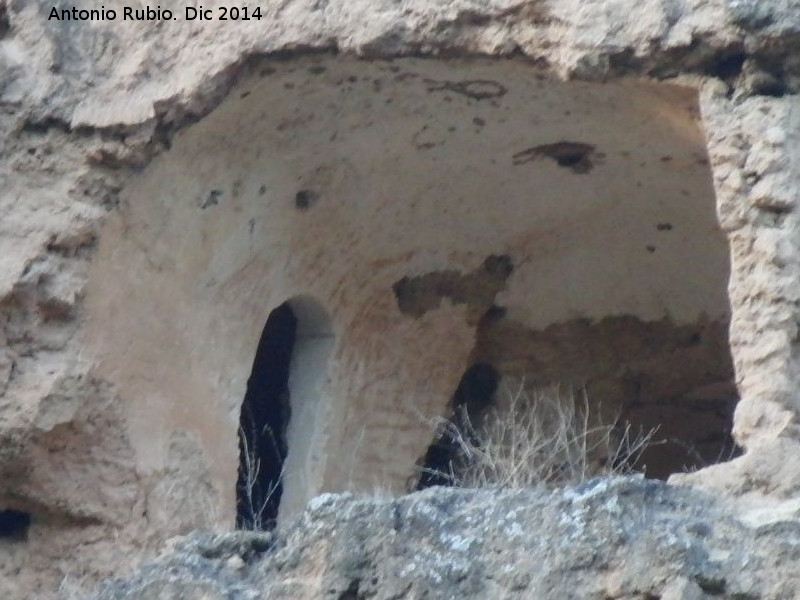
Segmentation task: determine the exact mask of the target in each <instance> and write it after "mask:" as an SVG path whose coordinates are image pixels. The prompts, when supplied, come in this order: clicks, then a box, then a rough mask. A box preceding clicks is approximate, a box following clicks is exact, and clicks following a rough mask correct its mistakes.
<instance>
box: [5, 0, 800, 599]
mask: <svg viewBox="0 0 800 600" xmlns="http://www.w3.org/2000/svg"><path fill="white" fill-rule="evenodd" d="M104 6H105V7H106V8H116V9H118V10H120V12H121V8H122V6H123V4H122V3H121V2H117V1H116V0H111V1H109V2H106V3H105V4H104ZM48 13H49V10H48V7H47V6H45V5H43V4H41V3H40V2H34V1H29V0H8V1H5V2H0V72H1V73H2V85H1V86H0V102H2V107H3V112H2V117H0V128H1V129H2V133H3V135H2V138H0V139H1V141H0V157H2V161H0V178H1V179H2V182H3V186H2V188H1V190H0V215H2V219H0V522H1V523H0V532H5V531H8V532H9V534H8V535H0V596H2V597H8V598H14V599H16V598H25V597H30V596H31V595H33V596H36V597H41V598H48V597H52V595H53V594H54V593H55V590H57V589H58V588H59V586H61V587H62V588H64V587H66V584H65V582H72V581H78V582H80V581H86V582H88V583H91V582H92V581H94V580H95V579H97V578H99V577H103V576H110V575H114V574H117V573H119V572H120V571H121V570H125V569H128V568H130V567H132V566H134V564H135V563H136V562H137V561H138V560H139V559H140V558H142V557H144V556H148V555H150V554H152V553H153V552H154V551H155V549H156V548H158V547H159V546H160V545H161V544H162V543H163V541H164V540H165V539H166V538H168V537H170V536H172V535H176V534H180V533H186V532H188V531H190V530H192V529H195V528H203V527H229V526H230V525H231V524H232V523H233V521H234V518H235V511H236V490H235V485H236V480H237V468H238V465H239V462H240V457H239V448H238V441H237V428H238V425H239V422H240V421H239V416H240V415H239V412H240V409H241V403H242V400H243V398H244V396H245V393H246V389H247V380H248V376H249V375H250V369H251V366H252V363H253V357H254V355H255V353H256V348H257V346H258V342H259V337H258V332H259V331H261V328H262V327H263V326H264V323H265V322H266V321H267V318H268V316H269V314H270V312H271V311H272V310H273V309H275V308H277V307H278V306H281V305H282V304H283V303H285V302H287V301H288V302H290V303H293V304H292V308H293V309H294V310H295V312H296V313H297V315H298V317H299V319H300V326H301V328H302V331H303V333H302V335H301V336H300V338H301V340H302V342H303V343H302V344H301V346H300V347H301V348H302V349H303V352H300V350H297V353H299V354H302V355H303V356H305V357H310V358H309V360H310V361H311V362H312V363H315V364H319V363H318V361H317V358H316V357H318V356H321V355H323V354H324V358H325V360H324V361H323V363H325V362H326V361H327V364H328V370H327V371H325V372H320V369H319V368H314V369H312V371H313V373H312V372H311V371H309V373H311V375H308V374H304V373H303V371H302V364H305V362H303V361H300V362H298V361H295V364H294V365H293V367H292V368H293V369H294V370H293V371H292V373H293V374H290V375H289V380H290V381H289V387H290V388H292V390H293V391H294V404H293V405H292V409H293V411H294V413H293V414H294V415H295V421H294V422H292V421H291V420H290V421H289V423H284V426H285V428H286V435H287V436H288V438H289V439H288V441H289V454H288V455H287V457H286V465H287V469H289V472H288V473H287V479H286V484H287V487H286V499H287V502H286V503H285V504H284V508H282V510H285V511H286V514H287V519H289V518H290V517H291V515H292V514H296V513H297V512H298V511H299V510H300V509H301V507H302V505H303V504H304V502H305V501H306V500H307V499H308V498H310V497H312V496H314V495H315V494H317V493H319V492H326V491H342V490H348V489H352V490H356V491H362V492H363V491H365V490H367V491H368V490H370V489H371V488H374V487H383V488H387V489H389V490H390V491H391V492H393V493H401V492H403V491H404V490H405V485H406V482H407V481H408V479H409V477H410V476H413V474H414V472H413V469H414V465H415V463H416V461H417V460H418V459H419V458H420V457H421V456H423V454H424V452H425V449H426V446H427V444H429V443H430V441H431V432H430V430H429V429H428V428H427V427H426V426H425V420H426V419H428V418H430V417H434V416H437V415H441V414H444V413H445V412H446V411H447V409H448V404H449V402H450V400H451V397H452V395H453V393H454V391H455V390H456V389H457V387H458V383H459V379H460V378H461V376H462V374H463V373H464V371H465V370H466V369H467V368H468V367H469V366H470V365H471V364H472V363H474V362H475V361H485V362H489V363H492V364H495V366H496V368H497V369H498V371H499V372H500V374H501V375H502V376H504V377H506V378H507V379H508V380H509V381H516V380H519V379H520V378H528V381H529V382H530V383H531V385H537V384H539V383H548V384H549V383H552V382H553V381H554V380H555V381H556V382H560V383H564V384H565V385H573V386H585V387H586V388H587V389H588V390H590V391H591V392H592V394H593V397H594V398H596V399H597V401H598V403H601V402H602V404H603V405H604V406H608V407H610V408H615V409H619V410H621V411H622V412H623V413H625V414H629V415H634V416H635V418H637V419H640V422H641V423H643V424H648V425H649V424H651V423H653V422H658V423H667V424H668V425H667V426H665V428H666V429H667V430H668V431H669V436H670V437H675V436H678V437H679V436H680V435H689V437H688V438H686V439H684V440H683V442H682V443H686V442H688V443H689V444H690V445H692V446H694V447H696V448H701V449H702V451H701V452H700V454H702V456H701V459H702V460H699V461H696V462H692V463H691V464H690V465H688V466H690V467H698V466H702V465H703V464H705V463H706V462H713V460H712V459H713V456H714V455H715V454H716V453H717V451H718V450H719V449H721V448H726V449H728V448H731V447H732V445H733V442H734V441H735V442H737V443H738V444H739V445H740V446H741V448H742V449H743V450H744V455H743V456H741V457H740V458H737V459H735V460H733V461H730V462H724V463H721V464H718V465H714V466H712V467H709V468H707V469H705V470H703V471H702V472H701V475H696V474H674V475H672V477H673V481H675V482H681V483H687V484H693V485H703V486H707V487H714V488H716V489H720V490H723V491H725V492H726V493H728V494H731V495H740V496H745V497H751V496H752V497H753V498H764V497H765V496H774V497H779V498H783V499H786V498H792V497H795V496H797V494H798V491H799V490H800V469H798V468H797V467H796V465H797V464H800V463H798V460H797V458H798V457H800V432H799V431H798V428H797V413H798V410H800V395H798V390H799V389H800V385H798V384H800V381H799V380H800V363H799V362H798V361H800V358H799V356H800V353H799V351H798V348H799V347H800V344H799V343H798V330H797V328H798V323H800V308H799V306H800V303H798V299H799V298H800V272H799V271H800V248H798V243H799V242H798V213H797V206H796V204H797V199H798V197H800V166H799V165H800V159H799V158H798V148H800V116H798V115H800V111H798V94H800V64H798V59H797V56H798V48H800V3H798V2H797V1H796V0H780V1H778V0H776V1H774V2H746V1H743V0H712V1H705V0H702V1H701V0H685V1H663V0H647V1H644V2H637V3H635V6H633V7H632V6H631V3H630V2H629V1H627V0H610V1H605V2H594V1H592V2H589V1H586V0H583V1H579V0H568V1H563V0H537V1H528V2H519V1H512V0H483V1H474V0H452V1H443V2H437V3H431V2H429V1H427V0H411V1H408V2H402V3H388V2H387V3H375V2H372V1H368V0H360V1H355V2H353V1H350V2H344V1H341V2H340V1H327V2H311V1H305V0H282V1H281V2H274V3H270V6H269V7H265V8H264V15H263V17H262V19H261V20H260V21H259V20H253V21H250V22H239V23H235V24H234V23H231V22H222V21H218V20H214V21H207V22H203V23H199V22H188V21H186V20H185V19H184V18H183V15H182V13H180V12H179V11H177V10H176V16H178V18H177V19H176V20H175V21H169V22H120V21H118V22H113V23H112V22H95V23H86V22H61V21H54V20H48ZM309 307H311V308H309ZM320 312H322V313H325V314H324V318H323V317H319V315H318V313H320ZM320 323H324V326H320V325H319V324H320ZM728 327H729V328H730V329H729V332H730V335H729V338H728V339H726V336H725V332H726V330H727V329H728ZM626 336H627V337H626ZM317 338H324V339H325V341H324V343H323V345H319V344H317V342H316V340H317ZM331 338H333V339H334V340H335V341H333V342H331ZM618 342H619V344H618V346H619V347H618V348H617V347H616V345H617V343H618ZM330 344H334V345H333V346H332V347H330ZM323 350H324V352H323ZM328 352H330V354H327V353H328ZM299 354H298V355H299ZM685 365H689V367H686V368H685ZM537 377H538V379H537ZM734 405H735V406H736V409H735V415H734V416H733V423H731V422H730V420H731V414H730V413H731V411H732V410H733V406H734ZM674 407H678V408H679V410H678V411H675V410H672V408H674ZM301 408H302V410H301ZM298 415H303V416H302V421H301V420H300V419H301V417H299V416H298ZM637 415H638V416H637ZM632 418H633V417H632ZM687 420H690V421H691V422H692V425H693V427H695V429H692V430H691V433H687V431H686V429H685V428H683V427H681V426H680V423H681V422H683V421H687ZM731 435H732V437H731ZM715 436H716V437H715ZM714 440H716V441H714ZM719 440H722V442H721V443H718V442H719ZM293 448H294V453H293V452H292V449H293ZM658 460H660V461H662V465H667V463H669V465H670V466H669V467H664V469H663V471H664V472H662V473H659V474H660V475H662V476H666V475H667V474H668V473H672V472H674V471H675V470H676V465H680V464H681V463H682V461H684V460H685V457H684V456H681V455H680V454H679V453H677V454H676V453H673V455H671V456H670V457H668V460H667V459H662V458H659V459H658ZM653 461H654V462H655V461H656V459H655V458H654V459H653ZM309 474H310V475H309ZM659 489H661V488H659ZM665 493H667V492H665ZM669 493H670V494H671V493H676V494H677V493H679V492H669ZM681 493H682V492H681ZM686 493H689V492H686ZM415 501H416V500H414V501H413V502H415ZM337 502H338V501H337ZM409 502H412V501H409ZM337 506H338V505H337ZM376 510H377V509H376ZM737 535H738V534H737ZM742 535H748V534H745V533H742ZM112 549H113V550H114V551H113V552H112ZM120 554H125V555H126V556H128V557H130V560H126V561H124V563H125V564H121V561H120V560H119V555H120ZM689 580H690V581H691V577H690V578H689ZM695 583H697V582H696V581H695ZM687 585H689V584H687ZM697 585H699V583H697ZM765 585H766V584H765ZM690 587H691V586H690ZM737 589H738V588H737ZM764 589H767V588H764ZM345 591H346V589H345ZM687 593H689V592H687ZM706 593H710V592H709V591H708V590H706ZM743 593H745V592H743ZM768 593H773V595H774V597H779V596H780V594H778V593H777V592H764V594H766V597H769V596H768ZM775 594H778V595H777V596H775ZM356 595H357V594H356ZM611 597H615V596H611ZM665 597H666V596H665ZM687 597H691V596H687ZM742 597H746V595H745V596H742Z"/></svg>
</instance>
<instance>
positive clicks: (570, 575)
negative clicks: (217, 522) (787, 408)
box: [96, 479, 800, 600]
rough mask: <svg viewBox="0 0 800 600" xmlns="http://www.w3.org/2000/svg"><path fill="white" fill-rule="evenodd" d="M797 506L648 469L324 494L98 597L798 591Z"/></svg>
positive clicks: (763, 598)
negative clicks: (288, 519)
mask: <svg viewBox="0 0 800 600" xmlns="http://www.w3.org/2000/svg"><path fill="white" fill-rule="evenodd" d="M796 510H797V508H796V506H795V508H794V511H795V512H789V513H787V514H784V515H778V514H773V519H772V520H771V521H764V520H762V519H761V518H760V517H759V515H757V514H755V513H753V512H752V511H746V510H745V511H743V512H740V511H737V510H736V509H735V508H734V507H733V506H732V505H731V504H730V503H727V502H725V501H723V500H720V499H719V498H718V497H712V496H709V495H707V494H705V493H702V492H697V491H693V490H688V489H683V488H678V487H672V486H668V485H665V484H663V483H660V482H652V481H643V480H640V479H611V480H592V481H589V482H587V483H586V484H584V485H582V486H580V487H577V488H572V489H566V490H563V491H559V492H547V491H545V490H526V491H517V492H510V491H500V490H483V491H477V492H476V491H466V490H447V489H443V488H435V489H431V490H428V491H425V492H420V493H416V494H413V495H410V496H406V497H403V498H400V499H397V500H393V501H385V500H376V499H361V500H359V499H356V498H354V497H352V496H347V495H345V496H336V495H326V496H321V497H319V498H317V499H315V500H314V502H313V503H312V505H311V507H310V509H309V510H308V511H307V512H306V513H305V514H303V515H302V517H301V518H300V519H299V520H298V521H297V523H295V524H293V525H292V526H291V527H289V528H287V529H286V530H285V531H283V532H281V533H279V534H276V535H272V534H254V533H250V532H241V533H229V534H222V535H193V536H190V537H189V538H187V539H184V540H180V541H179V542H178V543H177V544H176V546H177V547H176V548H175V549H174V551H173V552H172V553H169V554H167V555H166V556H164V557H163V558H161V559H159V560H158V561H156V562H153V563H152V564H149V565H147V566H146V567H144V568H143V569H141V570H140V571H139V572H137V574H136V575H135V576H134V577H132V578H130V579H128V580H126V581H124V582H117V583H114V584H111V585H107V586H106V588H105V589H104V590H103V591H102V592H101V593H99V595H98V596H97V597H96V600H145V599H146V600H161V599H167V598H186V599H188V598H205V599H208V600H216V599H222V598H235V599H237V600H239V599H242V600H243V599H245V598H308V599H312V600H313V599H316V598H341V599H351V598H377V599H384V598H385V599H388V598H426V597H430V598H487V597H488V598H541V599H543V600H545V599H551V598H552V599H559V598H576V599H584V598H585V599H595V598H604V599H607V600H617V599H626V600H633V599H637V600H644V599H654V598H659V599H661V600H703V599H711V598H749V599H754V600H755V599H759V600H768V599H775V600H777V599H779V598H794V597H796V596H797V595H798V593H800V578H798V573H797V570H796V568H795V565H796V562H797V559H798V556H797V547H796V537H797V528H798V524H797V513H796Z"/></svg>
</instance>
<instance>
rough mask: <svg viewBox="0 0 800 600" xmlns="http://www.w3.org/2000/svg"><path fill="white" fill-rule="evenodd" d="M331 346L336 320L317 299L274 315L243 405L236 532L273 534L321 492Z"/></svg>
mask: <svg viewBox="0 0 800 600" xmlns="http://www.w3.org/2000/svg"><path fill="white" fill-rule="evenodd" d="M333 341H334V337H333V333H332V330H331V326H330V318H329V317H328V314H327V312H326V311H325V309H324V308H323V307H322V306H321V305H320V304H319V303H318V302H317V301H316V300H314V299H312V298H308V297H298V298H295V299H292V300H289V301H287V302H284V303H283V304H281V305H280V306H279V307H277V308H276V309H275V310H273V311H272V312H271V313H270V315H269V318H268V319H267V323H266V325H265V326H264V329H263V331H262V333H261V338H260V340H259V343H258V349H257V351H256V356H255V360H254V361H253V368H252V371H251V374H250V378H249V380H248V382H247V392H246V394H245V398H244V401H243V402H242V410H241V416H240V422H239V424H240V428H239V476H238V480H237V484H236V499H237V518H236V526H237V528H240V529H270V528H272V527H274V526H275V524H276V523H277V522H278V520H279V518H281V519H283V518H286V517H287V516H289V515H291V514H294V513H295V512H297V511H299V510H301V509H302V508H303V506H305V503H306V502H307V501H308V500H309V499H310V497H311V496H313V495H314V493H315V492H316V491H317V489H316V488H317V485H318V483H319V481H320V479H321V461H320V456H319V453H318V452H315V451H314V447H315V440H316V432H317V424H318V423H321V422H322V419H320V415H319V411H320V410H322V408H323V406H322V403H321V400H322V397H323V395H324V394H325V388H326V383H327V365H328V358H329V355H330V351H331V349H332V348H333Z"/></svg>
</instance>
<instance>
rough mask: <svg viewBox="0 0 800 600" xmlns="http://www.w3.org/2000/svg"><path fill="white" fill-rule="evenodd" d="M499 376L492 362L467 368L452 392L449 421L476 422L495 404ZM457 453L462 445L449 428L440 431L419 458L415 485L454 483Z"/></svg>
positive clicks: (421, 488)
mask: <svg viewBox="0 0 800 600" xmlns="http://www.w3.org/2000/svg"><path fill="white" fill-rule="evenodd" d="M499 379H500V377H499V375H498V373H497V371H496V370H495V369H494V367H492V365H490V364H486V363H478V364H474V365H472V366H471V367H470V368H469V369H467V370H466V372H465V373H464V375H463V376H462V377H461V381H460V382H459V384H458V388H456V393H455V394H454V395H453V400H452V402H451V409H450V415H449V419H448V420H449V422H450V423H452V424H453V425H454V426H455V427H456V428H458V429H459V430H463V429H464V427H463V425H464V421H466V422H468V423H477V422H478V421H479V420H480V418H481V415H482V414H483V413H484V412H485V411H486V409H487V408H488V407H490V406H491V405H492V403H493V401H494V395H495V392H496V391H497V386H498V383H499ZM458 454H459V448H458V446H457V444H456V442H455V441H454V440H453V439H452V436H450V435H448V434H447V432H441V433H440V434H439V435H437V438H436V439H435V440H434V442H433V443H432V444H431V445H430V446H429V447H428V450H427V451H426V452H425V456H424V457H423V458H422V460H420V468H419V472H420V475H419V479H418V480H417V483H416V489H417V490H424V489H426V488H429V487H433V486H436V485H441V486H449V485H453V481H452V477H451V474H452V473H453V469H454V463H455V462H456V459H457V457H458Z"/></svg>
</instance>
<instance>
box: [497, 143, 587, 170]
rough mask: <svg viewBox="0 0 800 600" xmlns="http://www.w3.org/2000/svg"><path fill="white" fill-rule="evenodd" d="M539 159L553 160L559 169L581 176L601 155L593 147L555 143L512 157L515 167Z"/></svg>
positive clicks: (580, 144)
mask: <svg viewBox="0 0 800 600" xmlns="http://www.w3.org/2000/svg"><path fill="white" fill-rule="evenodd" d="M540 158H549V159H551V160H554V161H555V162H556V164H557V165H558V166H559V167H564V168H565V169H570V170H571V171H572V172H573V173H577V174H579V175H583V174H584V173H588V172H589V171H591V170H592V169H593V168H594V167H595V165H596V164H597V163H598V161H599V159H602V158H603V155H602V154H600V153H598V152H596V149H595V146H593V145H592V144H585V143H583V142H569V141H562V142H555V143H553V144H542V145H540V146H534V147H532V148H527V149H525V150H521V151H520V152H517V153H516V154H514V155H513V157H512V159H513V161H514V164H515V165H524V164H526V163H529V162H533V161H535V160H538V159H540Z"/></svg>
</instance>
